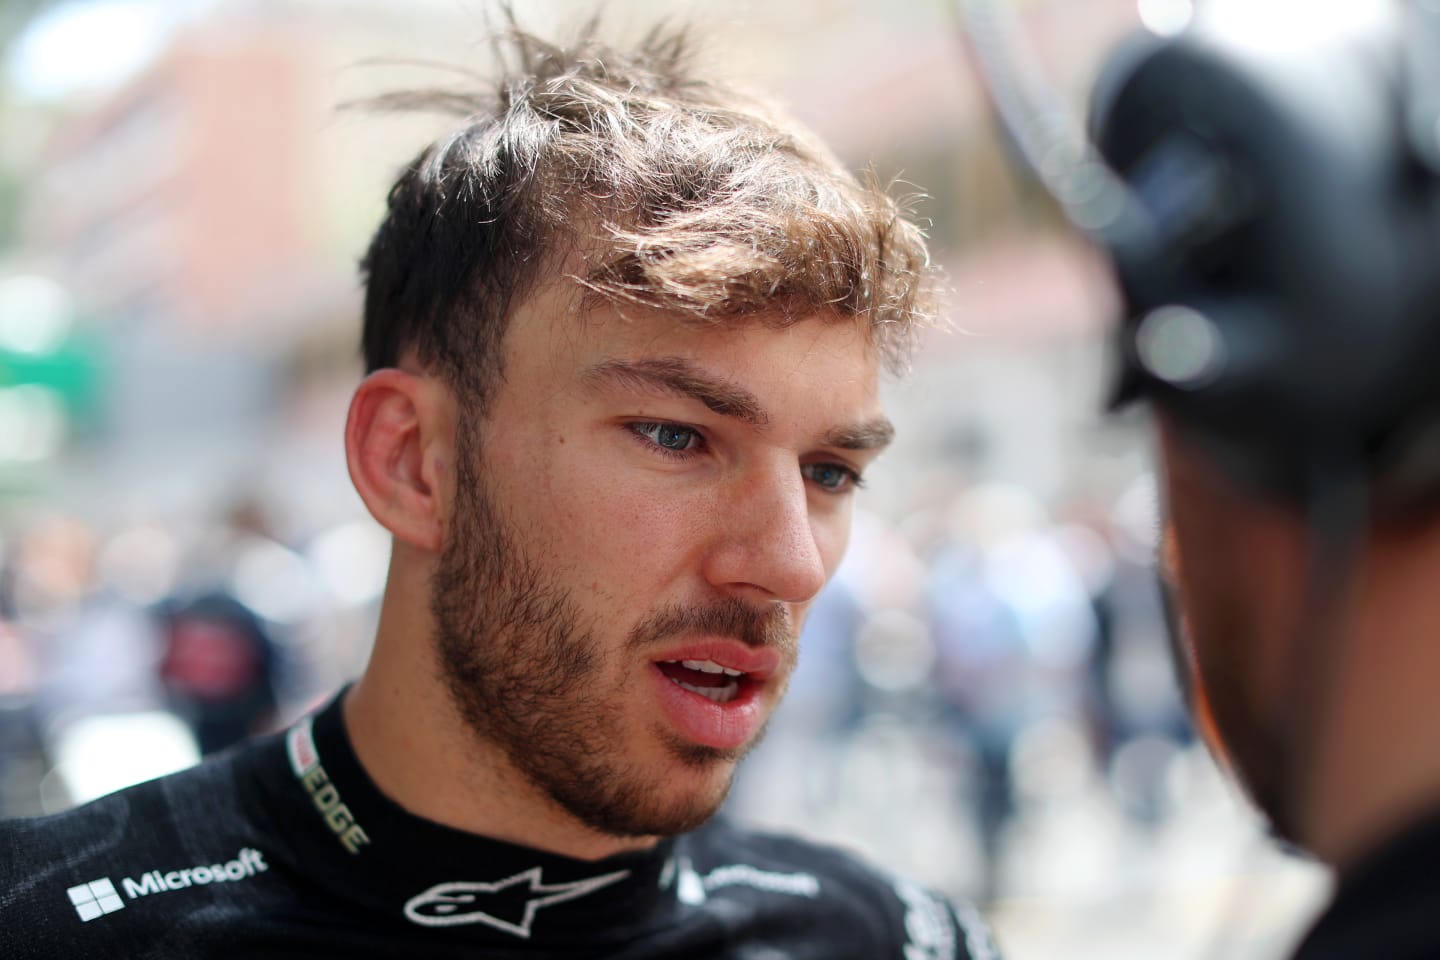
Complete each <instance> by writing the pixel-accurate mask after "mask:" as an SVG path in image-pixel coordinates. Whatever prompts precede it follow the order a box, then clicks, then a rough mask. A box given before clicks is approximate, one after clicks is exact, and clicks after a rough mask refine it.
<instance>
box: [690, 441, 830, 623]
mask: <svg viewBox="0 0 1440 960" xmlns="http://www.w3.org/2000/svg"><path fill="white" fill-rule="evenodd" d="M720 510H721V514H720V516H718V517H717V521H716V522H717V525H718V527H719V533H718V535H717V537H716V542H715V545H714V546H713V547H712V549H711V551H710V553H709V556H708V557H707V559H706V576H707V578H708V579H709V580H710V582H711V583H713V584H714V585H715V586H716V587H718V588H720V589H722V590H724V591H726V592H729V593H737V594H742V595H743V594H748V595H750V596H751V597H753V598H755V599H762V600H772V601H773V600H779V601H782V602H785V603H804V602H806V601H808V600H810V599H811V598H813V597H814V596H815V595H816V594H817V593H819V592H820V588H821V587H823V586H824V585H825V581H826V579H827V578H828V574H827V572H826V569H825V561H824V557H823V556H822V555H821V551H820V543H819V541H818V540H817V538H816V534H815V527H814V524H813V522H812V518H811V513H810V494H809V490H808V489H807V488H806V484H805V478H804V477H803V476H802V475H801V473H800V469H799V467H798V465H796V464H794V463H791V464H789V465H788V466H777V467H775V468H772V469H767V470H765V471H763V472H759V473H757V474H756V475H753V476H750V477H747V478H745V479H744V480H743V481H737V482H735V483H734V485H733V487H732V488H731V490H730V491H729V492H728V494H727V496H726V497H725V499H724V501H723V503H722V504H721V505H720Z"/></svg>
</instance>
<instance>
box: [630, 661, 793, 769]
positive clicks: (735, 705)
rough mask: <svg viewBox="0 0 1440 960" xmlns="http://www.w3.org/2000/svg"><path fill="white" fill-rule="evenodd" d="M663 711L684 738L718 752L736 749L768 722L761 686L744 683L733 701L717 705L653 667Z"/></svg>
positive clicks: (751, 738)
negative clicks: (763, 705)
mask: <svg viewBox="0 0 1440 960" xmlns="http://www.w3.org/2000/svg"><path fill="white" fill-rule="evenodd" d="M650 674H651V676H652V677H653V678H654V682H655V688H656V693H657V695H658V697H659V700H660V709H661V710H662V711H663V712H664V714H665V716H666V718H667V719H669V721H670V722H671V724H673V725H674V726H675V728H676V729H677V730H678V731H679V732H680V735H681V736H683V737H684V738H685V739H687V740H690V741H692V742H694V743H697V744H699V745H701V746H704V747H713V748H715V749H716V750H737V749H739V748H740V747H743V746H745V745H746V744H747V743H749V742H750V741H751V740H753V739H755V737H756V736H757V735H758V734H759V733H760V728H761V726H762V725H763V724H764V722H765V717H764V711H763V709H762V707H761V703H760V687H761V684H760V683H758V682H756V681H754V680H743V681H741V683H740V691H739V693H737V694H736V696H735V699H734V700H728V701H726V702H725V703H716V702H715V701H714V700H711V699H710V698H708V697H703V696H701V695H700V694H698V693H691V692H690V691H689V690H686V689H685V688H684V687H682V686H680V685H679V684H677V683H676V682H675V681H674V680H671V679H670V678H669V677H667V676H666V675H665V674H664V673H662V672H660V668H659V667H658V666H656V665H655V664H653V663H652V664H651V665H650Z"/></svg>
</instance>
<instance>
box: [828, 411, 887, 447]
mask: <svg viewBox="0 0 1440 960" xmlns="http://www.w3.org/2000/svg"><path fill="white" fill-rule="evenodd" d="M894 439H895V425H894V424H893V423H891V422H890V421H889V420H887V419H886V418H884V417H876V418H875V419H874V420H867V421H865V422H864V423H860V424H856V425H855V426H853V427H837V428H836V429H834V430H831V431H830V432H829V433H827V434H825V438H824V443H825V445H826V446H827V447H838V448H839V449H841V450H883V449H884V448H885V447H888V446H890V441H892V440H894Z"/></svg>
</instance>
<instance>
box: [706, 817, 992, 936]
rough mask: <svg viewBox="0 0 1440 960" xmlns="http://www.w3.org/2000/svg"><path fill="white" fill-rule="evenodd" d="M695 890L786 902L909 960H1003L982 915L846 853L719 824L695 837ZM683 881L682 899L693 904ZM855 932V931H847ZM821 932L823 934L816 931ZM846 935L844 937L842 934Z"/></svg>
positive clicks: (793, 908) (790, 837)
mask: <svg viewBox="0 0 1440 960" xmlns="http://www.w3.org/2000/svg"><path fill="white" fill-rule="evenodd" d="M689 839H690V840H691V841H692V844H691V849H693V851H694V853H693V857H694V867H693V875H692V876H691V877H689V878H688V882H689V883H690V884H691V885H692V886H694V885H696V884H698V886H699V890H692V891H691V892H690V895H691V897H692V898H693V897H694V896H696V895H698V894H700V893H702V892H703V895H705V896H710V895H713V894H717V893H720V892H722V891H726V890H748V891H752V895H754V896H767V895H768V896H771V897H779V898H784V900H785V901H786V902H787V903H788V904H789V905H790V910H791V912H794V913H797V914H799V913H807V912H808V913H813V914H815V915H816V919H819V920H821V921H822V922H823V923H824V924H825V925H826V927H827V928H830V929H834V930H836V931H837V935H844V936H852V937H856V938H859V939H860V940H861V941H864V942H870V943H873V944H876V945H877V946H880V947H881V948H883V949H885V950H886V951H887V954H886V955H891V956H895V957H903V958H904V960H952V958H954V960H998V958H999V952H998V951H997V950H996V948H995V946H994V940H993V938H992V937H991V935H990V932H989V930H988V929H987V927H986V925H985V923H984V921H983V920H982V919H981V917H980V914H979V911H978V910H976V909H975V908H974V906H972V905H971V904H969V903H965V902H956V901H952V900H951V899H949V898H947V897H945V896H944V895H942V894H939V893H937V892H936V891H933V890H930V889H928V888H926V887H924V886H922V885H920V884H917V883H914V882H912V881H910V880H908V879H906V878H905V877H902V876H899V875H897V874H894V873H891V872H889V871H887V870H884V869H882V868H880V867H877V866H875V865H874V864H872V863H870V862H868V861H867V860H865V859H863V858H861V857H859V856H857V855H856V854H854V853H851V852H849V851H846V850H843V849H841V848H839V847H835V846H831V845H828V844H823V843H816V842H813V841H810V840H805V839H802V838H800V837H796V836H793V835H789V834H779V833H769V832H764V831H757V830H747V829H743V828H740V827H737V826H734V825H732V824H730V823H728V822H725V821H723V820H717V821H714V822H712V823H711V824H709V825H707V826H706V827H704V828H702V829H701V830H699V831H697V832H696V833H695V834H692V835H691V837H690V838H689ZM686 882H687V878H685V877H682V878H681V883H682V888H681V896H682V899H683V898H684V897H685V896H686V893H687V891H686V890H685V889H684V884H685V883H686ZM847 928H848V929H847ZM815 929H821V928H820V927H816V928H815ZM842 931H844V932H842Z"/></svg>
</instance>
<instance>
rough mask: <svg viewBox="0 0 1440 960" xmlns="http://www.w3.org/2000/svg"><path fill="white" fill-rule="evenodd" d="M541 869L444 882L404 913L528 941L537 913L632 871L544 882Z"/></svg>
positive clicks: (431, 923) (427, 922)
mask: <svg viewBox="0 0 1440 960" xmlns="http://www.w3.org/2000/svg"><path fill="white" fill-rule="evenodd" d="M540 871H541V868H540V867H531V868H530V869H529V870H526V871H524V872H523V873H517V874H515V876H513V877H506V878H505V879H504V880H496V881H495V882H494V883H467V882H463V881H457V882H454V883H441V884H437V885H435V886H433V887H431V888H430V889H429V890H426V891H425V892H424V893H421V894H419V895H418V896H414V897H411V898H410V899H409V900H408V901H406V903H405V916H406V917H408V918H409V919H410V921H411V922H412V923H418V924H420V925H421V926H422V927H456V926H460V925H462V924H468V923H483V924H485V925H486V926H487V927H494V928H495V929H496V930H503V931H505V932H506V933H509V934H513V935H514V936H517V937H521V938H522V939H527V940H528V939H529V937H530V927H531V925H532V924H533V923H534V922H535V914H536V913H538V912H539V911H540V909H541V908H542V907H551V906H554V905H555V904H557V903H564V902H565V901H567V900H578V899H580V898H581V897H584V896H587V895H589V894H592V893H594V892H595V891H596V890H599V889H602V888H603V887H608V886H610V885H611V884H612V883H618V882H619V881H621V880H624V879H625V878H626V877H628V876H630V871H629V870H620V871H618V872H616V873H606V874H602V875H601V876H598V877H589V878H587V879H584V880H575V881H572V882H570V883H545V882H544V880H543V878H542V877H541V875H540Z"/></svg>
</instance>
